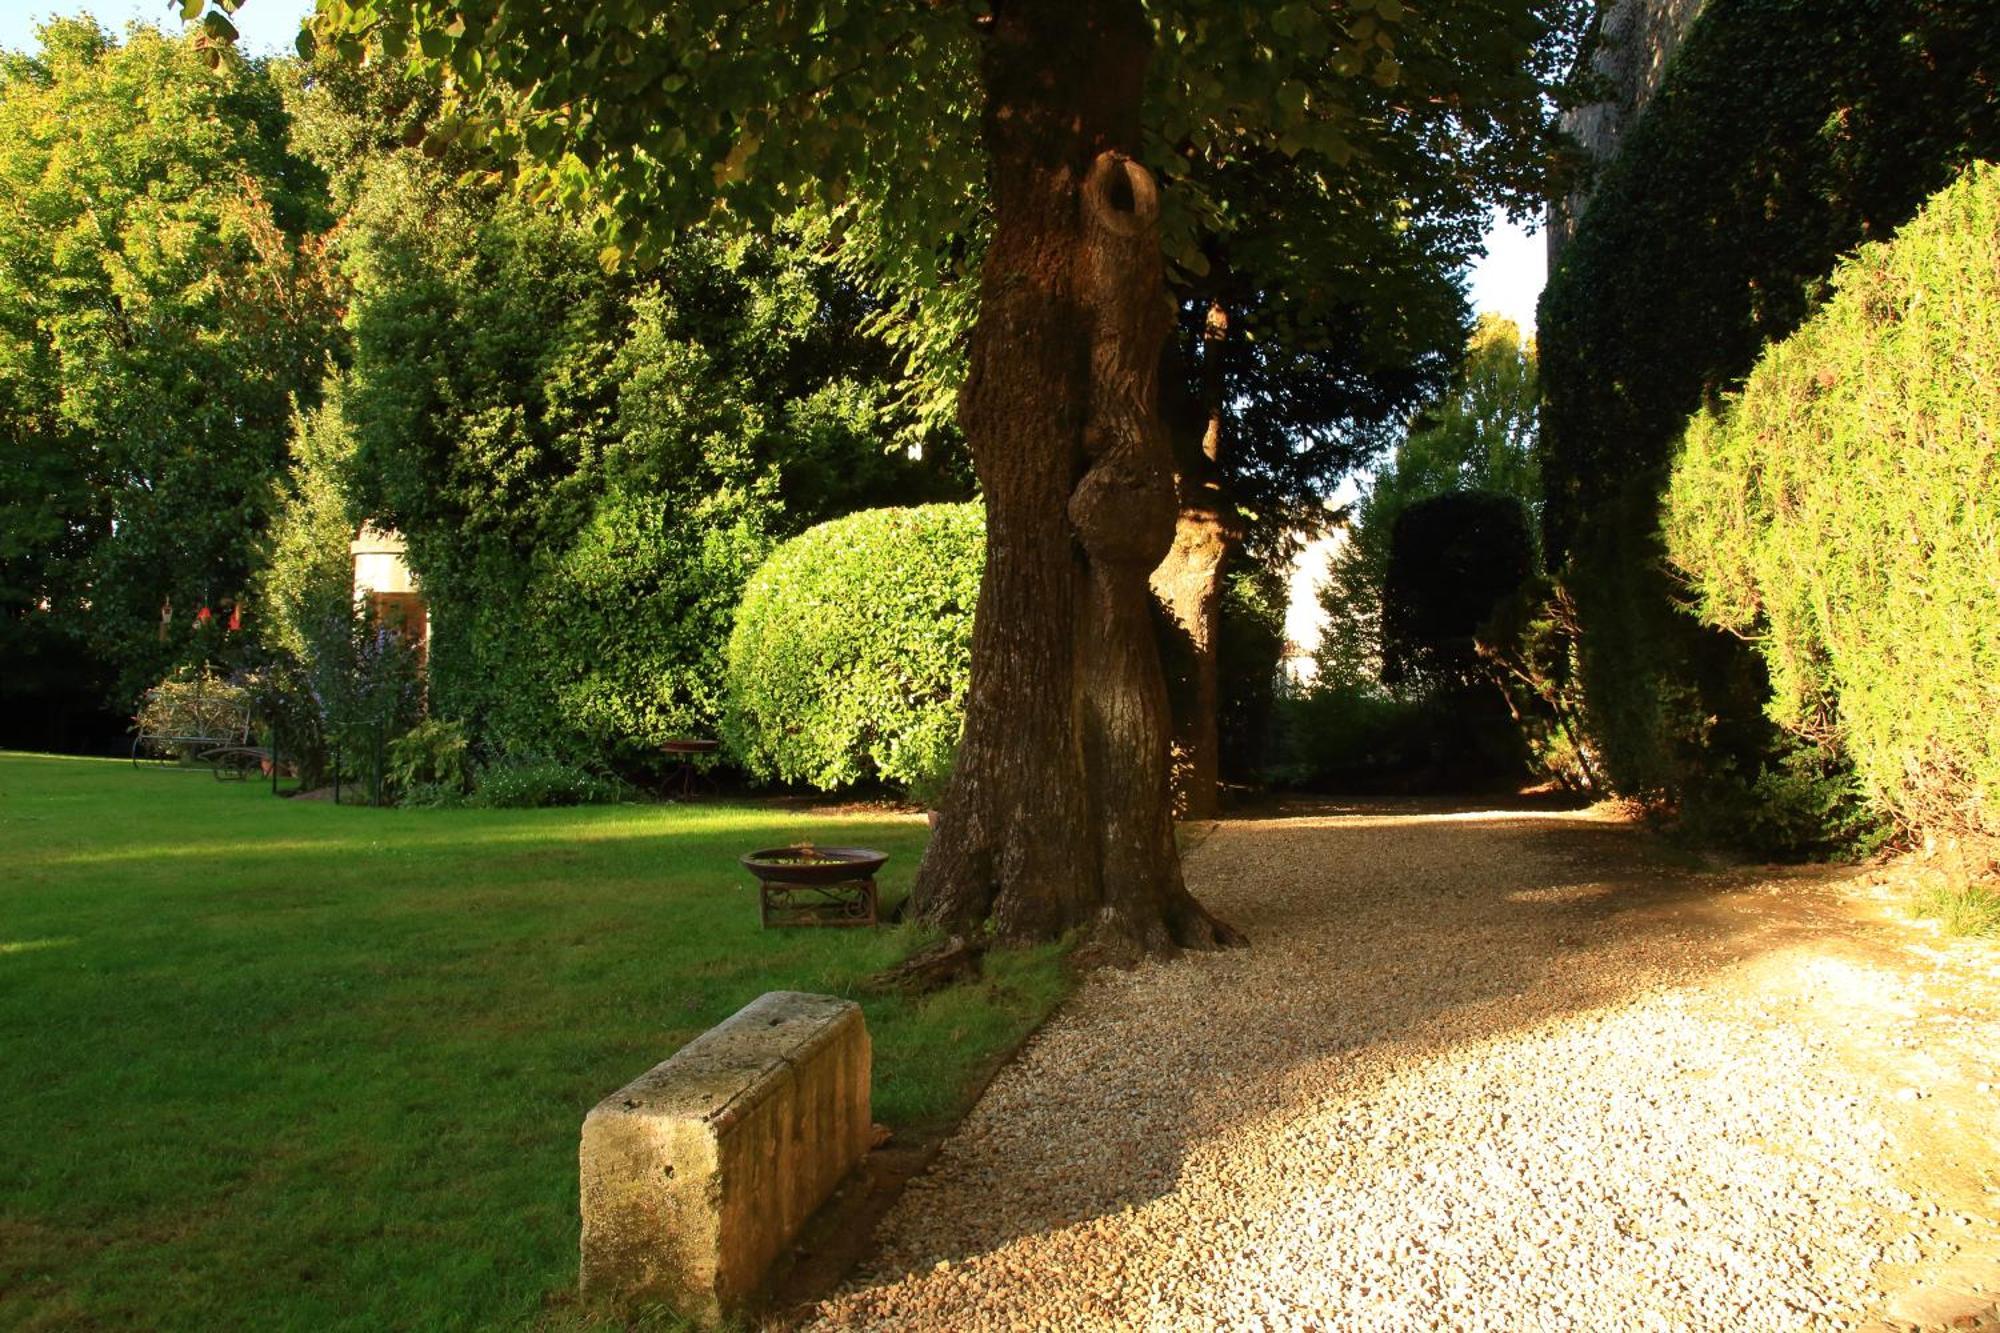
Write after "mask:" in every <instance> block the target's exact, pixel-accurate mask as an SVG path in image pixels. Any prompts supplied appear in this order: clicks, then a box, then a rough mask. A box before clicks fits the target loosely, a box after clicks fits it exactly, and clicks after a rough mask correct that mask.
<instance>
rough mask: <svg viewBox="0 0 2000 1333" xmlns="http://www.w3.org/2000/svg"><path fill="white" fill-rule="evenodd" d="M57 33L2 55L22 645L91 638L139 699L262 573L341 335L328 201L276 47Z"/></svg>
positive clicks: (8, 344) (8, 610) (0, 250)
mask: <svg viewBox="0 0 2000 1333" xmlns="http://www.w3.org/2000/svg"><path fill="white" fill-rule="evenodd" d="M41 42H42V50H41V54H39V55H38V56H34V57H29V56H22V55H14V54H0V451H4V452H0V459H4V462H0V655H4V656H5V658H6V659H7V660H8V661H9V662H10V663H16V662H18V663H21V664H22V665H24V666H25V665H28V664H30V663H34V662H37V661H51V660H60V659H61V656H62V655H61V654H60V653H51V652H50V651H49V650H48V647H47V644H46V641H47V640H49V639H50V638H57V637H60V638H69V639H72V640H76V641H80V642H82V643H84V644H85V645H87V647H88V650H89V651H90V653H91V654H92V655H93V656H95V657H96V658H97V659H99V660H100V661H103V662H105V663H107V664H108V665H109V666H110V668H111V669H112V670H113V671H114V672H115V675H116V678H117V682H116V687H115V688H116V691H117V693H118V694H119V695H120V696H121V697H122V699H124V700H127V701H129V700H130V699H131V698H132V696H134V695H135V694H136V693H137V692H138V690H139V689H140V688H141V687H142V686H144V685H146V684H148V683H149V682H150V681H152V680H153V679H156V678H157V677H158V676H159V675H160V674H161V672H162V671H163V670H164V669H165V668H166V667H168V666H169V665H171V664H173V663H175V662H177V661H189V660H197V659H199V658H201V657H202V656H204V655H206V654H208V653H209V652H211V651H214V650H216V649H217V648H218V647H219V645H218V644H216V643H215V642H213V641H212V638H213V636H212V635H211V636H205V635H204V633H203V631H202V630H201V629H200V628H198V627H197V625H196V622H195V613H196V611H197V609H198V608H200V607H203V606H209V607H213V608H221V607H222V606H224V604H225V603H226V602H228V601H231V600H234V599H236V598H238V597H240V596H241V595H242V594H243V592H244V590H245V589H246V587H247V585H248V582H249V567H248V559H247V555H248V552H249V549H250V541H251V539H252V538H254V537H255V535H256V534H257V533H258V532H259V530H260V529H261V528H262V526H263V524H264V522H265V519H266V515H267V509H266V503H267V499H268V495H269V485H268V483H269V481H270V478H271V477H272V476H273V474H274V473H275V472H276V470H277V468H278V466H279V464H280V461H281V459H282V457H283V443H284V440H285V437H286V433H287V427H288V424H289V421H290V418H291V415H292V412H293V403H294V400H295V399H297V398H301V397H303V398H305V399H308V400H309V399H310V398H311V397H312V395H313V393H314V391H315V390H316V388H317V385H318V381H319V377H320V373H321V370H322V368H323V365H324V362H325V358H326V355H327V351H328V348H329V346H330V345H331V341H332V338H333V330H334V324H335V319H336V309H335V308H336V299H335V294H334V291H333V289H332V287H331V285H330V283H329V281H328V275H327V272H326V269H325V266H324V265H323V263H322V262H321V260H320V255H319V250H318V247H317V245H316V244H315V243H314V242H313V241H312V240H311V239H310V235H309V233H310V232H311V231H312V230H313V229H314V228H316V227H317V226H319V225H321V224H322V223H323V220H324V219H323V216H322V209H323V197H322V194H321V190H320V182H319V180H318V178H317V177H316V175H315V173H314V172H313V171H312V170H311V169H310V168H309V167H307V166H306V165H305V164H304V163H302V162H300V161H299V160H298V159H297V158H295V157H293V156H292V155H291V153H290V152H289V151H288V149H287V146H286V119H285V115H284V111H283V108H282V106H281V104H280V100H279V95H278V90H277V88H276V86H275V84H274V83H273V81H272V79H271V77H270V75H269V71H268V70H267V69H266V67H265V66H264V65H263V64H261V63H257V62H245V61H243V60H240V59H237V58H235V57H234V56H226V57H222V58H220V59H218V60H217V61H216V63H215V66H214V67H213V68H211V67H210V63H209V61H208V59H207V53H205V52H204V51H203V50H201V49H198V47H197V44H196V42H195V41H193V40H192V39H184V40H176V39H170V38H167V37H163V36H162V35H161V34H160V33H159V32H158V31H156V30H154V29H151V28H145V27H139V28H135V29H133V30H132V32H131V34H130V36H129V37H127V38H126V39H125V40H124V41H123V42H122V43H121V42H120V41H118V40H117V39H115V38H113V37H111V36H109V35H107V34H106V33H105V32H104V31H103V30H102V29H100V28H99V27H97V26H96V24H95V23H94V22H92V21H91V20H88V19H81V20H56V21H53V22H51V23H50V24H48V25H47V26H45V27H44V28H42V29H41ZM9 674H10V675H11V674H12V672H11V671H10V673H9ZM12 685H13V687H14V688H19V686H20V682H19V681H14V682H12Z"/></svg>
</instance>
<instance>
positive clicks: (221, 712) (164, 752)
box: [132, 679, 272, 781]
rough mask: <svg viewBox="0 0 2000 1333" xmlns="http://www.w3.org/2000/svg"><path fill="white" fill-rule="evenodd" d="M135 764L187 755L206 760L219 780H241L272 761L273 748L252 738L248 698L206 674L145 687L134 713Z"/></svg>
mask: <svg viewBox="0 0 2000 1333" xmlns="http://www.w3.org/2000/svg"><path fill="white" fill-rule="evenodd" d="M132 729H133V732H134V735H133V737H132V763H133V766H134V767H138V768H144V767H145V766H146V761H148V760H153V761H157V762H158V763H160V764H162V765H165V764H170V763H174V762H176V761H181V760H188V761H192V762H194V763H197V764H205V765H207V767H208V769H209V771H210V772H212V773H213V774H214V775H215V777H216V779H217V780H218V781H221V780H223V779H225V778H234V779H236V780H238V781H241V780H242V779H244V778H247V777H249V775H250V773H251V771H252V770H261V769H262V768H263V767H264V765H266V764H268V763H270V762H271V758H272V756H271V751H270V749H269V747H267V746H262V745H257V744H255V743H253V737H254V733H255V718H254V717H253V715H252V710H251V706H250V701H249V698H248V697H247V696H246V695H245V694H244V693H243V692H242V691H241V690H238V689H235V688H233V687H230V686H226V685H223V686H220V687H219V688H217V687H216V686H215V684H214V683H212V682H210V681H208V680H206V679H196V680H195V681H193V682H191V683H182V682H178V681H173V682H168V683H167V684H164V685H159V686H156V687H154V688H153V689H150V690H147V691H146V693H145V696H144V698H143V699H142V700H141V702H140V705H139V711H138V713H136V714H135V715H134V716H133V718H132Z"/></svg>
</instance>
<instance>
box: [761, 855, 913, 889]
mask: <svg viewBox="0 0 2000 1333" xmlns="http://www.w3.org/2000/svg"><path fill="white" fill-rule="evenodd" d="M807 855H810V856H811V857H812V858H813V859H812V860H811V861H806V862H801V863H795V864H791V865H786V864H784V863H783V860H782V858H790V857H801V856H807ZM739 859H740V860H741V861H742V863H743V868H744V869H745V870H747V871H749V872H750V873H751V874H753V875H755V876H756V877H757V878H758V879H759V880H761V881H762V882H764V883H766V884H845V883H847V882H848V881H849V880H856V879H869V878H872V877H873V876H874V874H875V872H876V871H878V870H880V869H881V868H882V866H883V863H884V862H886V861H887V860H888V859H889V854H888V853H887V852H876V851H870V850H869V849H868V848H866V847H814V848H812V849H811V850H810V852H808V850H807V849H806V848H804V847H766V848H765V849H764V850H762V851H759V852H751V853H749V854H748V855H746V856H743V857H741V858H739Z"/></svg>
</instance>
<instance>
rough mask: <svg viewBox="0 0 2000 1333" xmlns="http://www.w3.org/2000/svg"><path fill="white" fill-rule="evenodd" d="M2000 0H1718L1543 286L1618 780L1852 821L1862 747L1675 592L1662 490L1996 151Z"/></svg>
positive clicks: (1564, 531)
mask: <svg viewBox="0 0 2000 1333" xmlns="http://www.w3.org/2000/svg"><path fill="white" fill-rule="evenodd" d="M1996 153H2000V0H1710V3H1709V4H1708V6H1707V8H1706V9H1705V10H1704V11H1703V14H1702V16H1701V17H1700V18H1699V19H1698V20H1697V21H1696V22H1695V24H1694V26H1693V28H1692V29H1691V30H1690V32H1689V34H1688V36H1687V39H1686V40H1685V42H1684V43H1683V44H1682V46H1681V48H1680V50H1679V52H1678V54H1677V55H1676V57H1675V59H1674V63H1673V65H1672V67H1671V68H1670V69H1669V71H1668V73H1667V76H1666V79H1665V81H1664V82H1663V84H1662V86H1661V88H1660V91H1659V92H1658V93H1657V94H1656V95H1655V97H1654V98H1653V100H1652V101H1651V102H1649V103H1648V105H1647V108H1646V111H1645V112H1644V114H1643V115H1642V116H1641V117H1640V118H1639V119H1638V121H1637V122H1636V123H1635V124H1634V125H1633V126H1632V128H1631V129H1630V131H1629V132H1628V134H1627V135H1626V137H1625V139H1624V149H1623V151H1622V153H1621V155H1620V156H1619V157H1618V158H1617V159H1616V160H1615V161H1614V162H1613V163H1612V164H1611V165H1610V166H1609V167H1608V168H1607V169H1606V170H1605V171H1604V173H1603V174H1602V176H1601V178H1600V179H1599V180H1598V181H1597V183H1596V189H1595V193H1594V195H1593V197H1592V200H1591V203H1590V204H1589V206H1588V208H1587V210H1586V211H1585V213H1584V215H1583V218H1582V219H1581V222H1580V224H1579V227H1578V229H1577V232H1576V235H1575V237H1574V239H1573V240H1572V241H1571V242H1570V244H1569V245H1568V247H1567V248H1566V249H1565V251H1564V253H1563V255H1562V258H1561V262H1560V264H1559V265H1558V267H1557V269H1556V271H1555V272H1554V273H1553V274H1552V275H1551V278H1550V283H1549V286H1548V289H1547V291H1546V292H1545V293H1544V294H1543V297H1542V304H1541V313H1540V321H1539V322H1540V338H1541V352H1542V371H1543V383H1544V387H1545V394H1546V402H1545V406H1544V414H1543V422H1542V428H1543V448H1544V456H1543V477H1544V484H1545V487H1546V489H1547V497H1548V505H1547V528H1548V531H1547V537H1548V542H1549V553H1550V558H1551V561H1552V564H1553V565H1554V566H1555V567H1556V568H1558V569H1560V570H1561V571H1562V574H1563V577H1564V580H1565V582H1566V583H1567V585H1568V587H1569V590H1570V593H1571V595H1572V597H1573V599H1574V601H1575V604H1576V608H1577V613H1578V616H1579V619H1580V621H1581V623H1582V628H1583V640H1582V650H1581V653H1580V658H1581V661H1580V665H1581V668H1582V675H1583V683H1584V687H1585V691H1586V695H1587V699H1588V704H1589V711H1590V715H1591V717H1592V719H1593V721H1594V725H1595V727H1596V729H1597V732H1598V737H1597V739H1598V741H1599V743H1600V746H1601V748H1602V753H1603V757H1604V761H1605V767H1606V769H1607V770H1608V776H1609V777H1610V779H1611V781H1612V783H1613V785H1614V786H1616V787H1617V788H1618V789H1620V790H1622V791H1625V792H1627V793H1632V794H1639V795H1654V796H1665V797H1668V798H1671V799H1673V800H1675V801H1677V802H1678V803H1679V804H1680V805H1681V807H1682V809H1683V810H1684V811H1685V812H1686V813H1687V814H1689V815H1690V817H1691V818H1692V819H1694V820H1696V821H1697V822H1699V823H1701V824H1704V825H1706V826H1707V827H1706V831H1708V832H1711V833H1714V834H1716V835H1718V836H1721V837H1726V838H1733V839H1735V840H1739V841H1751V842H1760V843H1763V844H1766V845H1768V846H1772V847H1779V846H1786V845H1789V846H1795V847H1798V846H1811V845H1813V844H1816V843H1823V842H1825V841H1828V840H1829V839H1830V838H1834V837H1837V836H1838V835H1839V833H1840V832H1841V826H1842V825H1844V824H1846V823H1847V822H1848V821H1850V820H1851V818H1852V817H1853V815H1854V809H1853V803H1852V802H1851V801H1850V800H1848V799H1847V797H1846V795H1845V794H1844V790H1843V789H1844V783H1845V780H1844V779H1843V777H1842V775H1841V773H1840V772H1839V770H1838V767H1837V766H1830V765H1828V764H1827V763H1824V762H1822V760H1821V758H1820V757H1819V756H1818V754H1817V752H1807V751H1802V750H1800V749H1799V748H1798V747H1797V745H1796V743H1794V742H1791V741H1789V740H1788V739H1787V738H1786V737H1785V736H1784V735H1783V734H1782V733H1781V732H1779V731H1778V730H1777V729H1776V728H1774V727H1773V726H1772V725H1771V724H1770V722H1769V721H1768V720H1767V719H1766V718H1765V717H1764V716H1763V704H1764V701H1765V699H1766V698H1767V697H1768V690H1769V685H1768V681H1767V679H1766V676H1765V673H1764V670H1763V666H1762V663H1761V662H1760V661H1759V660H1758V659H1757V658H1756V656H1755V655H1754V654H1753V653H1751V652H1750V651H1749V650H1748V649H1747V648H1745V647H1744V646H1743V645H1742V644H1741V643H1740V642H1739V641H1738V640H1736V639H1734V638H1732V637H1731V636H1728V635H1726V634H1723V633H1721V632H1720V631H1717V630H1715V629H1712V628H1705V627H1702V626H1700V625H1698V624H1697V623H1696V622H1695V621H1693V620H1692V619H1690V618H1688V617H1686V616H1684V615H1681V614H1680V613H1679V611H1678V610H1677V609H1676V588H1675V585H1674V583H1673V581H1672V579H1671V578H1670V577H1669V575H1668V574H1667V572H1666V570H1665V568H1664V553H1663V551H1662V548H1661V542H1660V506H1661V501H1662V495H1663V492H1664V490H1665V487H1666V482H1667V474H1668V465H1669V461H1670V458H1671V454H1672V449H1673V445H1674V442H1675V441H1676V440H1677V439H1678V438H1679V436H1680V433H1681V430H1682V427H1683V426H1684V424H1685V422H1686V420H1687V418H1688V416H1689V415H1690V414H1691V413H1693V412H1695V411H1696V410H1697V409H1699V408H1700V407H1701V406H1702V404H1703V402H1704V401H1705V400H1706V399H1707V398H1708V397H1710V396H1712V395H1713V394H1715V393H1717V392H1719V391H1721V390H1723V389H1726V388H1728V387H1730V386H1732V385H1734V384H1736V383H1738V382H1740V381H1741V379H1742V377H1743V376H1744V375H1746V374H1747V373H1748V372H1749V370H1750V367H1751V365H1752V363H1753V362H1754V361H1755V359H1756V356H1757V354H1758V351H1759V349H1760V348H1761V347H1763V346H1764V344H1765V343H1767V342H1768V341H1770V340H1772V339H1774V338H1779V337H1783V336H1784V335H1786V334H1788V333H1790V332H1791V331H1792V330H1793V329H1795V328H1797V327H1798V325H1799V323H1800V322H1801V321H1802V320H1803V319H1804V318H1805V317H1806V316H1807V315H1808V314H1809V313H1811V311H1812V310H1813V309H1814V308H1816V307H1817V306H1818V305H1819V303H1820V302H1821V301H1823V300H1824V299H1825V297H1826V295H1827V290H1828V288H1827V280H1828V275H1830V274H1831V272H1832V270H1833V267H1834V263H1835V260H1836V259H1837V258H1838V256H1839V255H1840V254H1841V253H1843V252H1844V251H1847V250H1850V249H1852V248H1853V247H1854V246H1855V245H1857V244H1859V243H1860V242H1862V241H1865V240H1868V239H1870V238H1874V237H1881V236H1885V235H1887V234H1888V233H1889V232H1891V231H1892V230H1894V228H1895V227H1897V226H1898V225H1900V224H1901V223H1903V222H1905V221H1907V220H1908V219H1909V217H1910V216H1911V215H1912V214H1913V213H1914V212H1915V210H1916V208H1917V206H1918V205H1919V204H1920V203H1921V202H1922V201H1923V199H1924V198H1925V197H1927V196H1928V195H1930V194H1931V193H1933V192H1934V191H1936V190H1938V189H1939V188H1941V187H1942V186H1944V185H1945V184H1946V183H1947V182H1948V181H1949V180H1950V179H1951V178H1952V176H1953V175H1954V174H1955V173H1956V172H1957V171H1958V170H1960V169H1961V168H1962V167H1963V166H1964V165H1965V164H1966V163H1967V162H1968V161H1970V160H1971V159H1972V158H1974V157H1976V156H1991V155H1994V154H1996Z"/></svg>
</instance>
